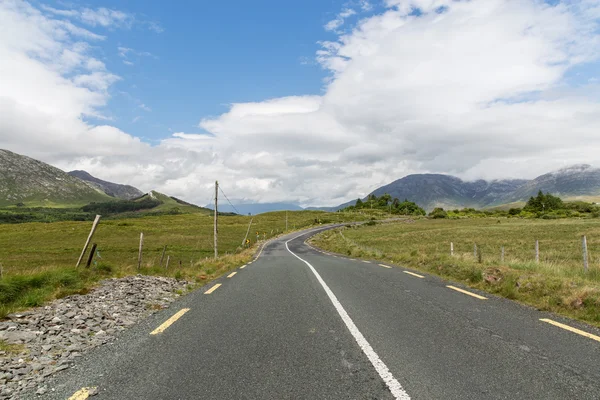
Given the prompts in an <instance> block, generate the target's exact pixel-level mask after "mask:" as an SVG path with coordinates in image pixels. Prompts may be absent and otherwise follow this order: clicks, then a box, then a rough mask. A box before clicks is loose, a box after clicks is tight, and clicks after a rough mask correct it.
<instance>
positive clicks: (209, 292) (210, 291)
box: [204, 283, 221, 294]
mask: <svg viewBox="0 0 600 400" xmlns="http://www.w3.org/2000/svg"><path fill="white" fill-rule="evenodd" d="M219 286H221V284H220V283H217V284H216V285H215V286H213V287H211V288H210V289H208V290H207V291H206V292H204V294H211V293H212V292H214V291H215V290H217V289H218V288H219Z"/></svg>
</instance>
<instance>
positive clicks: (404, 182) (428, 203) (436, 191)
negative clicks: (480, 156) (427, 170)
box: [320, 164, 600, 211]
mask: <svg viewBox="0 0 600 400" xmlns="http://www.w3.org/2000/svg"><path fill="white" fill-rule="evenodd" d="M539 190H542V191H543V192H544V193H546V192H547V193H552V194H553V195H556V196H559V197H561V198H563V199H565V200H595V199H594V198H595V197H598V196H600V169H598V168H594V167H592V166H590V165H587V164H581V165H573V166H570V167H566V168H562V169H559V170H557V171H554V172H550V173H547V174H544V175H541V176H538V177H537V178H535V179H531V180H528V179H503V180H492V181H486V180H481V179H480V180H476V181H463V180H462V179H460V178H457V177H455V176H451V175H443V174H413V175H408V176H405V177H404V178H401V179H398V180H396V181H394V182H392V183H389V184H387V185H384V186H381V187H379V188H377V189H375V190H374V191H373V192H371V193H370V194H369V195H371V194H374V195H376V196H381V195H383V194H385V193H388V194H389V195H391V196H392V197H397V198H398V199H400V200H404V199H408V200H410V201H414V202H415V203H417V204H418V205H420V206H421V207H423V208H425V209H426V210H432V209H433V208H435V207H443V208H448V209H453V208H463V207H472V208H491V207H498V206H502V205H505V204H513V203H520V202H525V201H527V200H528V199H529V197H531V196H535V195H536V194H537V192H538V191H539ZM367 197H368V196H367ZM367 197H365V198H367ZM363 200H364V199H363ZM355 202H356V200H352V201H349V202H347V203H344V204H340V205H339V206H337V207H329V208H328V207H321V208H320V209H322V210H327V211H336V210H339V209H342V208H344V207H347V206H349V205H353V204H355Z"/></svg>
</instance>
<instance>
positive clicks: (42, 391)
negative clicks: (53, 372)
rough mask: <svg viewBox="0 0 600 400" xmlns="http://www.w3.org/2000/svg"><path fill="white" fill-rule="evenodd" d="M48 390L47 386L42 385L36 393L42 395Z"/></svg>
mask: <svg viewBox="0 0 600 400" xmlns="http://www.w3.org/2000/svg"><path fill="white" fill-rule="evenodd" d="M47 391H48V389H47V388H46V386H42V387H41V388H39V389H38V390H37V391H36V392H35V394H39V395H42V394H46V392H47Z"/></svg>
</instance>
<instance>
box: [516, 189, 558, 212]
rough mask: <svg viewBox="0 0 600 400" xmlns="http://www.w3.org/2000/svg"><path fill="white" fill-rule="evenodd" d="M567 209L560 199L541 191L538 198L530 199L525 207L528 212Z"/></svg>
mask: <svg viewBox="0 0 600 400" xmlns="http://www.w3.org/2000/svg"><path fill="white" fill-rule="evenodd" d="M564 208H565V204H564V203H563V201H562V199H561V198H560V197H556V196H552V195H551V194H550V193H546V194H544V193H543V192H542V191H541V190H540V191H539V192H538V194H537V196H536V197H530V198H529V200H528V201H527V204H526V205H525V207H524V210H526V211H532V212H548V211H553V210H562V209H564Z"/></svg>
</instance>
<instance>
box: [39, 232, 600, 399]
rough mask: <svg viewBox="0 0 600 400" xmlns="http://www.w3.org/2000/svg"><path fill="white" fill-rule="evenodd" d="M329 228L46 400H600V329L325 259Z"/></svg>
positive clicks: (294, 239)
mask: <svg viewBox="0 0 600 400" xmlns="http://www.w3.org/2000/svg"><path fill="white" fill-rule="evenodd" d="M321 229H322V228H321ZM318 230H319V229H313V230H308V231H305V232H302V233H300V234H299V233H295V234H293V235H289V236H286V237H283V238H280V239H277V240H273V241H271V242H269V243H268V244H267V245H266V246H265V247H264V249H263V250H262V252H261V253H260V255H259V256H258V257H257V258H256V259H255V261H254V262H252V263H250V264H248V265H246V266H244V267H242V268H239V269H237V270H235V271H234V272H232V273H231V274H230V275H227V276H223V277H221V278H219V279H218V280H216V281H214V282H211V283H210V284H209V285H207V286H205V287H203V288H201V289H199V290H196V291H195V292H193V293H191V294H189V295H187V296H184V297H182V298H181V299H179V300H178V301H176V302H175V303H173V304H172V305H171V306H170V308H168V309H166V310H163V311H161V312H159V313H157V314H154V315H153V316H151V317H150V318H148V319H146V320H145V321H143V322H142V323H140V324H138V325H136V326H134V327H133V328H131V329H129V330H127V331H125V332H124V333H123V334H121V336H120V338H119V340H117V341H115V342H114V343H111V344H109V345H106V346H103V347H101V348H97V349H94V350H93V351H90V352H89V353H88V354H87V355H85V357H83V359H82V361H81V362H79V364H78V365H76V366H75V367H74V368H71V369H69V370H67V371H64V372H62V373H60V374H59V375H57V376H56V377H55V378H52V380H50V381H49V382H48V386H49V387H52V388H53V391H52V392H50V393H49V394H48V395H46V396H44V397H45V398H57V399H65V398H73V399H76V398H79V399H84V398H86V397H87V395H88V393H89V391H90V390H92V392H94V391H97V396H96V397H95V398H98V399H477V400H481V399H599V398H600V332H599V331H598V330H595V329H593V328H591V327H589V326H585V325H580V324H578V323H576V322H574V321H570V320H566V319H562V318H560V317H557V316H555V315H551V314H548V313H542V312H539V311H536V310H534V309H531V308H528V307H524V306H522V305H519V304H517V303H515V302H512V301H510V300H506V299H502V298H497V297H494V296H491V295H489V294H486V293H480V292H476V291H473V290H471V289H467V288H464V287H462V286H460V285H458V284H453V283H451V282H446V281H443V280H441V279H439V278H437V277H433V276H429V275H425V274H422V273H419V272H417V271H411V270H407V269H405V268H401V267H398V266H391V265H383V264H379V263H377V262H376V261H372V262H366V261H361V260H353V259H348V258H344V257H340V256H338V255H331V254H326V253H324V252H322V251H320V250H317V249H313V248H311V247H310V246H309V245H307V244H305V240H306V239H307V238H308V237H310V236H311V235H313V234H314V233H315V232H316V231H318ZM86 388H96V389H86Z"/></svg>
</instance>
